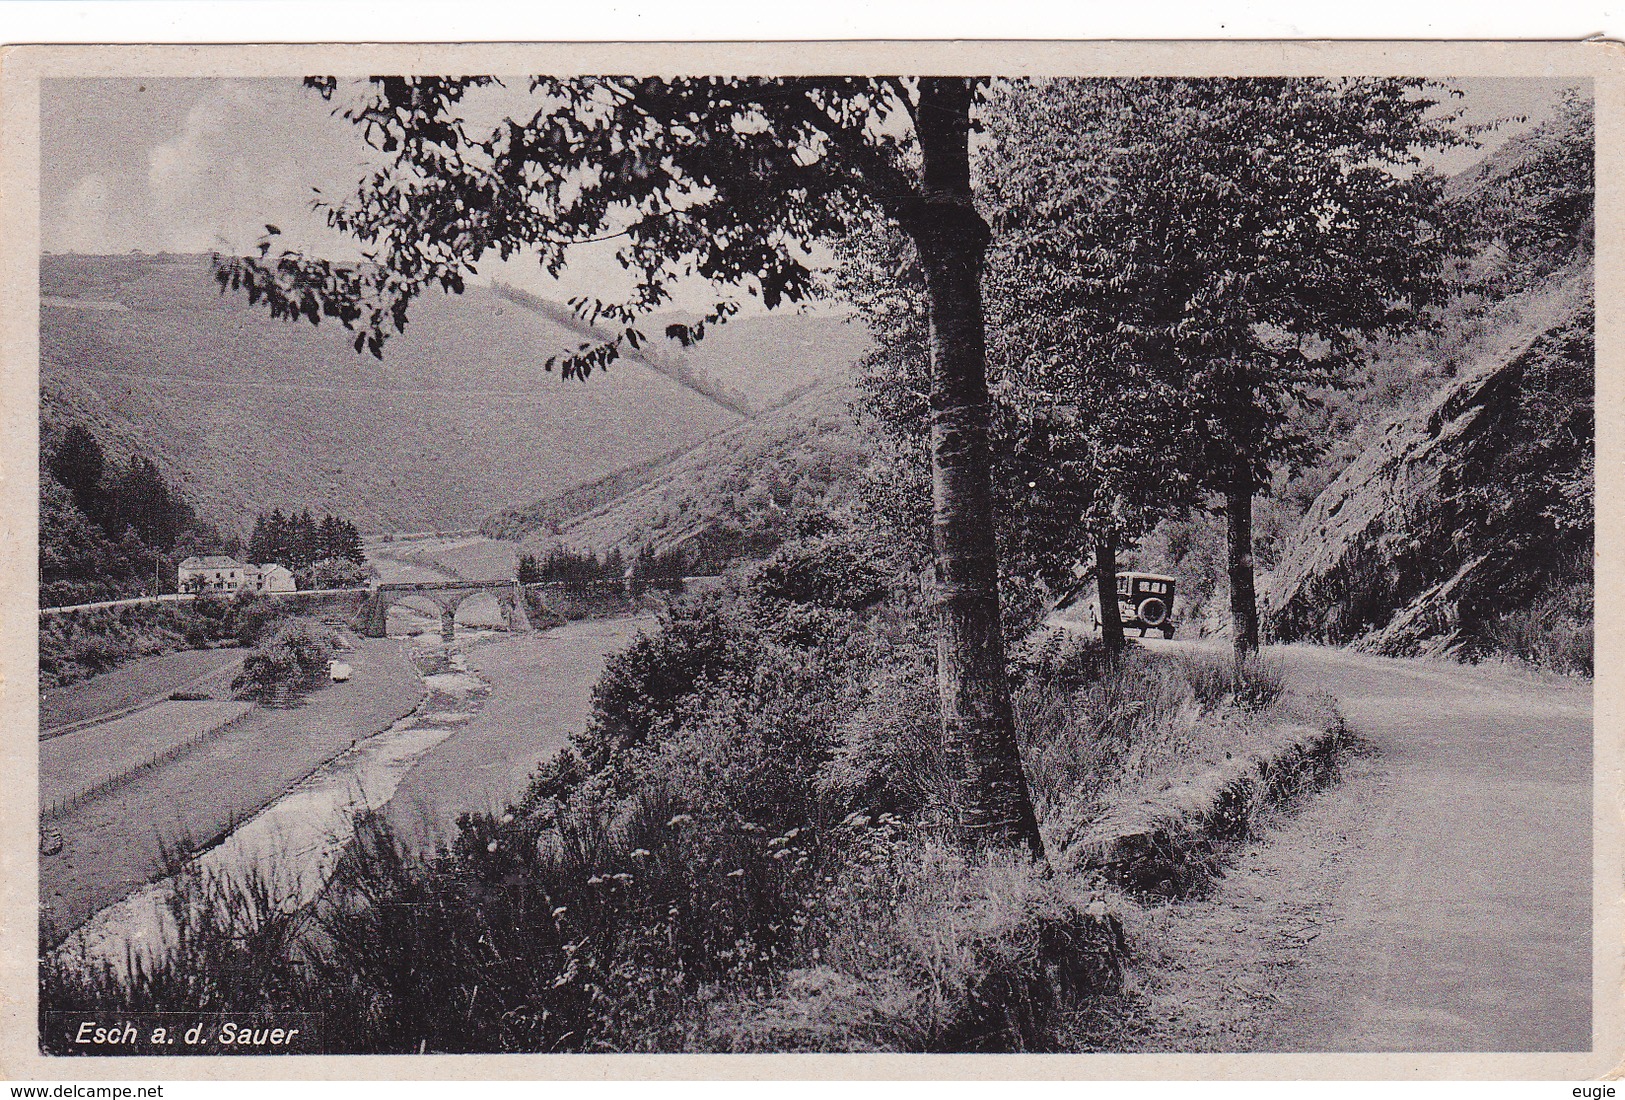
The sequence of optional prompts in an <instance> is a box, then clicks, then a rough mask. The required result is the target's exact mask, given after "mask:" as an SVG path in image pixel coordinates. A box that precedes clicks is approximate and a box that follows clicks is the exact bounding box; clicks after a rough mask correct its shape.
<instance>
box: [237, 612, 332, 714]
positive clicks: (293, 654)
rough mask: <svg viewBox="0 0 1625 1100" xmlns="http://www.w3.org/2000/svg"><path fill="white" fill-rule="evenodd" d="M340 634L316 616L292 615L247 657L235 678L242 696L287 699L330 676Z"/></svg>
mask: <svg viewBox="0 0 1625 1100" xmlns="http://www.w3.org/2000/svg"><path fill="white" fill-rule="evenodd" d="M337 644H338V635H337V634H336V633H334V631H333V630H332V629H330V628H329V627H327V626H324V625H323V624H321V623H320V622H317V621H316V620H314V619H303V618H300V619H292V620H290V621H288V622H286V623H283V624H282V625H281V626H279V627H278V628H277V629H276V631H275V633H273V634H272V635H271V636H270V637H269V638H267V639H266V640H264V641H262V642H261V643H260V644H259V645H258V646H256V647H255V648H254V651H253V652H252V653H250V654H249V655H248V656H247V657H245V658H244V659H243V667H242V670H241V671H240V672H238V674H237V677H236V679H234V680H233V681H232V682H231V686H232V690H233V691H235V692H236V693H237V695H238V696H239V697H241V698H248V699H258V700H260V701H262V702H281V703H285V702H287V701H288V700H289V699H291V698H292V697H293V696H294V695H295V694H297V693H298V692H300V691H303V690H308V689H310V688H312V687H314V686H315V685H316V684H318V683H320V682H321V681H322V680H323V679H325V678H326V676H327V668H328V661H330V660H331V659H332V657H333V651H334V649H335V648H336V646H337Z"/></svg>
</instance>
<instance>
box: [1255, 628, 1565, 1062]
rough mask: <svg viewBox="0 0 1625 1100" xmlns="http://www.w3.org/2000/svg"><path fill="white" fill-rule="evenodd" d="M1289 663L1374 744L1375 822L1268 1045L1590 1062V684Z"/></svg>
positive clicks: (1319, 657)
mask: <svg viewBox="0 0 1625 1100" xmlns="http://www.w3.org/2000/svg"><path fill="white" fill-rule="evenodd" d="M1270 652H1271V653H1272V654H1274V655H1275V657H1276V659H1278V660H1279V661H1281V662H1282V664H1283V665H1284V666H1285V668H1286V670H1287V674H1288V678H1289V682H1290V683H1291V686H1292V687H1294V688H1295V689H1297V690H1300V691H1322V692H1330V693H1331V694H1332V695H1334V696H1335V697H1336V698H1337V701H1338V705H1339V707H1340V708H1341V710H1342V712H1343V714H1344V716H1345V717H1346V719H1347V721H1348V724H1349V726H1350V728H1351V729H1352V730H1353V731H1355V732H1356V733H1358V734H1359V735H1361V736H1362V737H1363V738H1365V739H1366V740H1367V741H1369V742H1370V744H1371V746H1372V747H1373V749H1374V750H1375V751H1374V752H1373V753H1371V754H1369V755H1367V756H1365V757H1363V758H1362V760H1361V761H1360V762H1359V766H1358V767H1356V768H1351V769H1350V778H1349V782H1350V784H1355V785H1359V789H1358V790H1356V791H1354V792H1352V793H1353V794H1354V795H1355V796H1356V797H1355V798H1354V799H1352V800H1351V802H1352V803H1353V804H1357V805H1359V806H1360V811H1359V813H1358V814H1357V815H1355V816H1356V820H1354V821H1350V822H1347V823H1346V825H1347V827H1348V841H1349V843H1348V844H1347V850H1346V851H1345V852H1344V853H1342V857H1341V858H1340V860H1339V862H1338V866H1339V867H1340V874H1339V875H1338V876H1337V878H1336V880H1335V881H1334V882H1332V883H1331V884H1330V885H1329V886H1328V889H1329V890H1330V892H1331V896H1330V897H1329V898H1328V899H1327V901H1328V902H1329V904H1328V906H1327V909H1328V911H1329V912H1331V913H1334V914H1336V920H1335V922H1334V923H1333V924H1332V925H1331V926H1330V927H1328V928H1327V930H1326V932H1325V934H1324V935H1321V936H1320V937H1319V938H1318V939H1317V940H1316V942H1315V943H1314V944H1313V945H1312V950H1309V951H1307V952H1305V954H1304V956H1303V957H1302V961H1301V965H1300V975H1299V979H1298V980H1297V981H1295V982H1293V983H1292V984H1293V989H1292V991H1290V993H1289V996H1288V1002H1289V1003H1286V1004H1284V1005H1283V1011H1281V1012H1280V1013H1279V1014H1278V1017H1277V1024H1276V1026H1275V1027H1274V1028H1273V1029H1272V1030H1273V1034H1269V1035H1265V1036H1261V1038H1263V1039H1264V1040H1265V1048H1266V1049H1274V1050H1298V1051H1583V1050H1590V1049H1591V1046H1592V1020H1591V991H1592V985H1591V959H1592V942H1591V913H1592V882H1591V873H1592V858H1591V836H1592V709H1591V707H1592V701H1591V686H1590V684H1589V683H1588V682H1566V681H1561V680H1558V679H1556V678H1548V677H1536V676H1533V675H1530V674H1525V673H1520V672H1518V671H1515V670H1509V669H1505V668H1494V667H1476V668H1475V667H1466V666H1456V665H1450V664H1445V663H1442V662H1427V661H1406V660H1393V659H1388V658H1381V657H1373V656H1370V655H1367V654H1360V653H1354V652H1350V651H1347V650H1335V649H1326V648H1320V647H1313V646H1283V647H1275V648H1273V649H1272V650H1271V651H1270ZM1282 992H1283V993H1287V992H1288V991H1286V990H1283V991H1282Z"/></svg>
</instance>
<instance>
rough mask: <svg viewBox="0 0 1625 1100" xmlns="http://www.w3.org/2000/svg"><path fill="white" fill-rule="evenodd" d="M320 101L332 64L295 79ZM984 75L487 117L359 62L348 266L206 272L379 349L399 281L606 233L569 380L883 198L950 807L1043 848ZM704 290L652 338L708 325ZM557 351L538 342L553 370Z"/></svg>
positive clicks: (463, 93) (334, 218)
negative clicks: (1019, 677)
mask: <svg viewBox="0 0 1625 1100" xmlns="http://www.w3.org/2000/svg"><path fill="white" fill-rule="evenodd" d="M309 83H310V84H312V85H313V86H314V87H315V88H316V89H317V90H318V91H319V92H320V93H321V94H322V95H323V96H326V97H328V98H330V99H331V98H334V97H335V96H336V95H337V92H338V82H337V81H336V80H334V79H331V78H318V79H314V80H312V81H310V82H309ZM980 83H981V82H980V81H977V80H973V79H968V78H965V77H920V78H897V77H879V78H866V77H790V78H756V77H678V78H669V79H658V78H642V77H574V78H568V79H560V78H554V77H533V78H531V79H530V81H529V83H528V89H527V91H528V97H529V98H528V102H527V103H526V104H525V109H524V110H522V111H517V112H507V117H505V118H503V119H502V121H500V122H498V123H497V124H496V125H495V126H494V127H491V128H490V129H483V128H477V127H474V126H472V125H471V124H470V123H468V122H467V121H465V119H464V118H463V108H462V106H461V105H462V104H463V101H464V100H465V98H466V97H468V96H469V95H470V94H471V93H473V92H476V91H488V90H490V89H492V88H493V86H496V85H498V84H499V82H498V81H496V80H495V79H494V78H492V77H484V76H474V77H375V78H373V79H372V80H371V81H370V82H368V85H367V87H366V90H365V91H364V92H363V93H362V94H361V95H360V97H359V99H358V100H356V101H355V102H353V103H351V104H349V105H347V106H344V107H341V108H340V112H341V113H342V114H343V116H344V117H345V118H347V119H349V120H350V121H352V122H354V123H355V124H356V125H357V126H358V127H359V128H360V129H361V131H362V133H363V134H364V135H365V139H366V141H367V142H368V144H370V145H371V146H372V147H373V148H374V149H376V150H377V151H379V152H380V153H382V154H384V159H383V163H382V164H381V165H380V166H378V167H377V168H376V169H375V170H374V171H372V173H371V174H370V175H369V176H368V177H367V178H366V179H364V180H363V181H362V182H361V184H360V185H359V187H358V188H357V190H356V193H355V194H354V195H353V196H352V197H351V198H349V199H347V200H344V201H342V202H340V203H337V204H331V205H328V206H327V207H326V209H327V213H328V219H329V222H330V223H331V224H332V225H333V226H334V227H335V228H337V229H339V230H341V231H342V232H344V233H345V234H347V235H348V236H350V237H352V238H354V239H355V240H356V241H358V242H359V243H360V245H361V247H362V249H363V252H364V256H365V262H363V263H360V264H348V265H341V264H335V263H331V262H327V261H323V260H318V259H310V258H305V257H300V256H296V255H289V254H286V253H280V252H279V253H276V254H274V255H273V251H272V250H273V243H274V238H275V236H277V230H276V229H275V227H274V226H268V227H267V237H266V239H265V240H264V241H262V243H261V246H260V251H259V256H258V257H257V258H256V257H247V258H238V259H229V260H222V261H221V262H220V263H219V266H218V269H217V276H218V278H219V280H220V283H221V285H222V287H223V288H231V289H241V290H245V291H246V292H247V294H248V296H249V298H250V300H252V301H260V300H263V301H265V302H266V303H267V305H268V308H269V309H270V311H271V313H272V314H273V315H275V316H280V317H284V318H289V319H293V320H300V319H303V320H307V321H309V322H311V323H316V322H319V321H320V320H321V319H322V318H323V317H331V318H335V319H337V320H338V321H339V322H340V323H341V324H343V325H345V326H346V327H347V328H349V329H350V330H352V331H353V332H354V333H355V345H356V347H357V349H358V350H359V349H361V348H363V347H365V348H368V349H369V350H370V351H371V352H372V353H373V354H374V355H381V354H382V349H383V343H384V340H385V339H386V337H387V335H388V334H389V332H391V331H400V330H402V329H404V327H405V325H406V321H407V313H408V309H409V305H410V302H411V301H412V299H413V298H414V297H415V296H416V295H418V294H420V293H423V292H424V291H426V290H428V289H430V288H439V289H442V290H445V291H449V292H460V291H461V290H462V289H463V287H464V285H465V283H466V280H467V278H468V277H469V276H470V275H472V274H473V273H475V272H476V271H477V270H478V265H479V263H480V262H481V261H482V260H483V259H486V258H488V257H489V258H500V259H508V258H510V257H512V256H515V255H518V254H526V255H530V256H534V257H535V258H536V259H537V260H538V261H539V263H540V265H541V267H542V268H543V270H545V271H546V272H548V273H550V274H553V275H557V274H559V273H560V272H561V271H563V269H564V267H565V265H566V264H567V262H568V260H569V255H570V249H571V248H572V247H575V246H578V245H581V244H584V243H588V242H593V241H614V242H615V245H614V248H615V256H616V259H617V260H618V261H619V262H620V264H621V266H622V267H623V268H625V269H626V270H627V271H628V272H630V273H631V275H632V278H633V281H634V286H633V288H632V290H631V291H630V292H629V294H627V295H626V296H624V297H623V299H622V300H619V301H610V302H605V301H603V300H601V299H598V298H592V299H581V300H578V301H576V302H574V303H572V304H573V305H574V307H575V309H576V311H577V313H578V314H579V315H580V316H581V317H582V319H583V320H585V321H587V322H589V323H591V324H597V325H602V326H604V327H606V328H609V329H610V330H611V334H610V335H609V336H608V338H607V339H605V340H603V341H601V342H598V343H593V342H591V341H588V342H585V343H583V344H582V345H581V346H580V347H579V348H578V349H577V350H576V352H575V353H573V354H570V355H567V356H565V357H563V359H562V360H560V361H559V363H558V365H559V366H560V367H561V368H562V373H563V374H564V375H565V376H566V377H575V378H586V377H587V376H588V375H590V374H591V373H592V371H593V370H595V369H598V368H600V367H604V366H607V365H608V364H609V363H611V362H613V361H614V360H615V359H616V358H617V357H618V356H619V354H620V349H621V348H622V347H624V346H629V347H632V348H636V347H638V346H639V345H640V344H641V343H642V341H643V340H644V339H645V337H644V335H643V334H642V332H640V331H639V330H638V328H637V327H636V324H635V322H636V321H637V319H638V318H639V317H640V316H642V315H644V314H646V313H648V312H649V311H651V310H652V309H654V308H655V307H657V306H659V305H661V304H662V303H664V302H666V301H667V300H669V298H670V296H671V292H672V288H673V286H674V285H676V284H678V283H679V282H681V281H683V280H688V279H701V280H709V281H710V282H711V283H713V284H719V285H724V286H731V287H743V288H744V290H745V292H746V293H747V294H750V295H752V296H755V297H757V298H759V299H760V300H761V302H762V303H763V304H764V305H765V306H767V307H768V308H772V307H774V306H777V305H780V304H784V303H795V302H800V301H804V300H806V299H807V298H808V297H810V296H811V295H812V293H813V292H814V290H815V288H816V285H817V280H816V277H815V270H814V268H815V265H814V262H813V260H812V253H811V252H810V247H811V246H813V245H814V244H816V243H817V242H819V241H822V240H825V239H829V238H832V237H836V236H839V235H840V234H842V233H844V232H847V231H849V230H851V229H853V228H854V227H855V226H856V225H857V224H858V223H859V220H860V218H862V217H864V216H866V215H870V214H874V213H877V212H878V213H880V214H882V215H884V217H885V218H886V219H888V220H889V221H890V222H891V223H893V224H895V225H897V226H898V227H900V228H901V229H902V230H903V231H904V232H906V233H907V234H909V236H910V237H911V238H913V239H914V241H915V243H916V245H917V246H918V248H919V250H920V257H921V261H922V263H921V269H922V275H923V281H924V284H925V288H926V291H927V294H928V295H929V296H930V300H931V306H930V310H931V315H932V320H933V339H932V363H933V378H932V388H933V393H934V397H933V406H934V413H933V422H932V439H933V445H932V463H933V470H934V483H935V484H936V485H937V487H938V488H937V491H936V492H935V493H934V494H933V510H934V523H933V534H934V544H935V556H936V573H937V589H936V591H937V594H938V597H939V598H938V600H937V604H936V614H937V629H938V632H939V636H940V638H941V642H940V645H939V660H938V675H939V684H940V688H941V693H942V720H943V727H942V729H943V736H944V739H945V740H946V741H948V742H951V745H952V748H951V752H950V755H951V757H952V758H953V759H954V760H955V761H956V763H957V764H958V766H959V767H960V768H961V769H962V775H963V785H962V790H961V795H962V800H961V803H960V810H961V827H962V831H963V835H964V836H965V837H966V838H967V839H969V840H974V841H976V842H978V843H979V842H980V840H981V839H982V838H988V839H995V840H1000V841H1003V840H1010V839H1016V840H1019V841H1020V842H1022V843H1025V844H1026V845H1027V846H1028V847H1029V848H1030V849H1031V850H1032V851H1033V852H1035V853H1040V852H1041V851H1042V842H1041V841H1040V839H1039V836H1038V827H1037V821H1036V817H1035V815H1034V813H1033V810H1032V805H1031V800H1030V799H1029V798H1028V796H1027V792H1026V787H1025V780H1024V779H1023V777H1022V772H1021V762H1020V757H1019V751H1018V747H1017V744H1016V739H1015V727H1014V720H1013V717H1012V714H1011V710H1010V698H1009V685H1008V684H1007V683H1006V681H1005V669H1004V653H1003V640H1002V629H1003V628H1002V619H1001V613H1000V606H999V592H998V583H997V579H998V566H997V553H996V549H995V546H994V540H993V533H992V532H993V515H992V507H993V505H992V494H991V489H990V485H989V472H988V454H987V441H986V435H987V407H988V398H987V381H986V362H985V333H984V331H983V318H982V298H981V286H980V279H981V274H982V258H983V251H984V249H985V246H986V243H987V226H986V224H985V222H983V220H982V218H981V216H980V215H979V214H978V213H977V211H976V209H975V205H974V203H973V201H972V186H971V178H970V138H971V131H972V126H973V121H972V111H973V106H974V104H975V101H976V98H977V94H978V87H979V85H980ZM737 309H738V303H737V301H735V300H732V299H728V300H723V301H719V302H717V303H716V304H715V306H714V307H713V308H712V309H710V310H709V311H708V312H707V313H706V314H705V315H704V316H702V317H701V318H700V319H699V320H697V321H695V322H694V323H692V324H687V325H683V326H681V327H680V328H679V329H677V330H675V331H674V330H672V329H668V332H667V334H668V335H669V336H675V337H676V338H677V339H679V340H681V341H692V340H695V339H699V338H701V337H703V335H704V333H705V330H706V327H707V326H708V325H714V324H718V323H722V322H725V321H726V320H727V318H728V317H729V316H731V315H732V314H733V313H734V312H736V311H737ZM553 365H554V364H553V363H552V362H551V361H550V362H549V364H548V366H549V367H550V368H551V367H552V366H553Z"/></svg>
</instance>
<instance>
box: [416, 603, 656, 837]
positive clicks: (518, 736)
mask: <svg viewBox="0 0 1625 1100" xmlns="http://www.w3.org/2000/svg"><path fill="white" fill-rule="evenodd" d="M653 625H654V617H653V616H652V615H639V616H635V617H632V618H624V619H602V620H597V621H592V622H578V623H570V624H569V625H567V626H561V627H558V628H556V629H554V630H549V631H546V632H545V633H540V634H520V635H499V636H498V637H497V638H496V639H495V640H493V641H491V642H488V643H486V644H483V645H479V646H476V647H474V648H472V649H471V650H470V651H469V654H468V665H469V667H470V668H472V669H473V670H474V671H475V672H477V673H479V675H480V676H481V677H482V678H483V679H484V680H485V681H486V682H487V683H488V684H490V687H491V693H490V695H489V696H488V697H487V699H486V700H485V704H484V706H483V707H482V709H481V710H480V712H479V714H478V715H477V716H476V717H475V718H474V720H473V721H472V722H470V723H469V724H468V725H467V726H465V727H463V728H462V729H460V730H459V731H458V732H457V733H455V734H453V735H452V736H451V737H450V738H449V739H447V740H446V741H445V742H444V743H442V744H441V745H440V746H438V747H437V748H436V749H434V750H433V751H432V752H431V753H429V755H427V756H426V757H424V758H423V759H422V760H420V761H419V762H418V764H417V766H416V767H414V768H413V769H412V771H411V772H410V773H409V774H408V775H407V777H406V779H405V780H404V781H402V783H401V785H400V787H399V788H397V789H396V792H395V799H394V801H392V802H391V803H390V806H389V817H390V821H391V824H393V825H394V826H395V827H396V828H397V829H399V830H400V833H401V835H402V836H404V837H408V838H412V839H414V840H415V841H417V842H418V843H423V842H425V841H430V842H432V841H436V840H439V839H443V838H445V837H448V836H449V835H450V834H451V828H450V826H451V825H452V823H453V822H455V820H456V817H457V815H458V814H459V813H465V812H470V811H485V810H496V811H500V810H501V809H502V808H503V807H504V806H506V804H507V802H508V800H509V799H512V798H514V797H517V796H518V795H519V794H520V793H521V792H522V791H523V789H524V787H525V784H526V781H527V780H528V779H529V777H530V775H531V773H532V772H533V771H535V769H536V766H537V764H539V763H541V762H542V761H543V760H545V759H547V758H548V757H550V756H552V755H553V754H554V753H555V752H557V751H558V750H559V749H561V748H563V747H564V745H565V743H566V741H567V740H568V739H569V737H570V735H571V734H572V733H575V732H577V731H579V730H581V729H584V728H585V727H586V724H587V718H588V715H589V714H590V713H591V692H592V686H593V684H595V683H596V682H597V681H598V677H599V674H600V673H602V672H603V669H604V662H605V660H607V659H608V657H609V655H610V654H612V653H617V652H619V651H620V650H622V649H624V648H625V647H626V646H627V645H629V644H630V643H631V641H632V639H633V637H635V636H636V635H637V633H638V631H640V630H644V629H650V628H652V627H653Z"/></svg>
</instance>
